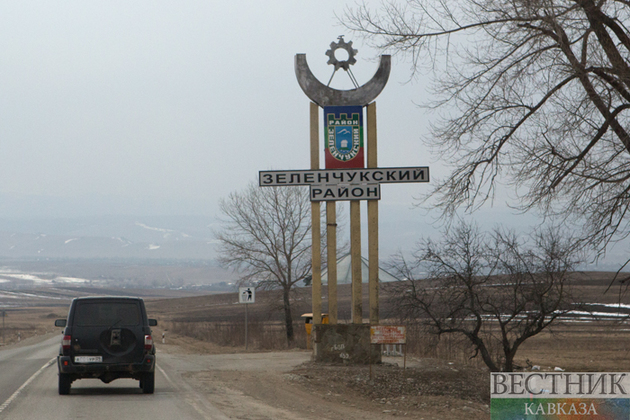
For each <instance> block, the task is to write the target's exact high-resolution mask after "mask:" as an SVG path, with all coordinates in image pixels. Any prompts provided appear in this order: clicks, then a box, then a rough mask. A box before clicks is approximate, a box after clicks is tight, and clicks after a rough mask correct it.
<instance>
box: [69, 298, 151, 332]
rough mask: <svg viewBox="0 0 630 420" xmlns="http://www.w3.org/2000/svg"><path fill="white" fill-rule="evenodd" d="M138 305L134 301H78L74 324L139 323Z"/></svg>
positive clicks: (90, 325)
mask: <svg viewBox="0 0 630 420" xmlns="http://www.w3.org/2000/svg"><path fill="white" fill-rule="evenodd" d="M140 320H141V317H140V307H139V306H138V304H137V303H135V302H79V303H78V305H77V308H76V311H75V313H74V325H76V326H79V327H92V326H108V327H113V326H119V325H140Z"/></svg>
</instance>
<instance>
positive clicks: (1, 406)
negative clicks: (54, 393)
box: [0, 357, 57, 413]
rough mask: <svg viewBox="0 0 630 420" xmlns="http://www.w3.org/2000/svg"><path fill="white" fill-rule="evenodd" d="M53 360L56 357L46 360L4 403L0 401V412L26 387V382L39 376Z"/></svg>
mask: <svg viewBox="0 0 630 420" xmlns="http://www.w3.org/2000/svg"><path fill="white" fill-rule="evenodd" d="M55 360H57V358H56V357H53V358H52V359H50V360H49V361H48V362H46V364H45V365H44V366H42V367H40V368H39V370H38V371H37V372H35V373H34V374H33V375H32V376H31V377H30V378H28V379H27V380H26V382H24V383H23V384H22V386H21V387H19V388H18V389H17V391H15V392H14V393H13V395H11V396H10V397H9V398H8V399H7V400H6V401H5V402H4V403H2V405H0V413H2V412H3V411H4V410H5V409H6V408H7V407H8V406H9V404H11V402H13V400H14V399H16V398H17V396H18V395H20V392H22V391H23V390H24V388H26V387H27V386H28V384H30V383H31V382H33V380H34V379H35V378H37V377H38V376H39V374H40V373H42V372H43V371H44V369H46V368H47V367H48V366H50V365H52V364H53V363H55Z"/></svg>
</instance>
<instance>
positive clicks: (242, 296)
mask: <svg viewBox="0 0 630 420" xmlns="http://www.w3.org/2000/svg"><path fill="white" fill-rule="evenodd" d="M254 302H256V288H254V287H239V288H238V303H244V304H245V350H247V349H248V345H249V339H248V338H249V337H248V336H247V329H248V328H247V324H248V323H249V320H248V318H249V304H250V303H254Z"/></svg>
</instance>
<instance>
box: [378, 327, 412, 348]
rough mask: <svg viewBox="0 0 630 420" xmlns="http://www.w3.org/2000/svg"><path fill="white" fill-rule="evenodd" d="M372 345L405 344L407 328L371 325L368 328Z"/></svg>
mask: <svg viewBox="0 0 630 420" xmlns="http://www.w3.org/2000/svg"><path fill="white" fill-rule="evenodd" d="M370 342H371V343H372V344H406V343H407V327H405V326H401V325H373V326H371V327H370Z"/></svg>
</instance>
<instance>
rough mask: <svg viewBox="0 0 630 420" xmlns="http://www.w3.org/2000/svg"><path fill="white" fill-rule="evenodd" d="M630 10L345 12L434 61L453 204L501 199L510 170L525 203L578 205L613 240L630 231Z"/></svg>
mask: <svg viewBox="0 0 630 420" xmlns="http://www.w3.org/2000/svg"><path fill="white" fill-rule="evenodd" d="M629 18H630V3H628V1H627V0H598V1H595V0H457V1H448V0H406V1H400V2H394V1H391V2H389V3H384V4H383V6H382V8H380V9H379V10H377V11H375V10H371V9H370V8H369V7H368V6H366V5H365V4H364V5H359V6H357V7H356V8H354V9H348V10H346V13H345V16H344V17H343V18H342V19H341V21H342V23H343V24H344V25H345V26H346V27H347V28H350V29H351V30H353V31H355V33H358V34H360V35H363V36H365V37H366V38H367V39H368V41H370V42H372V43H373V45H375V46H376V47H378V48H380V49H382V50H385V51H389V52H392V53H395V54H396V53H398V54H401V55H404V56H407V57H410V58H411V60H412V65H413V67H412V68H413V72H414V73H415V72H419V73H422V72H424V71H428V72H433V75H434V81H435V83H434V85H433V87H434V92H433V94H434V95H433V98H434V99H435V100H434V101H432V102H430V103H427V104H426V106H428V107H429V108H431V109H439V110H441V111H443V113H442V118H441V119H439V120H437V122H436V123H435V124H434V126H433V136H432V137H431V138H430V139H429V140H428V141H427V143H428V144H430V145H431V146H433V147H435V149H436V152H437V153H438V155H439V156H440V157H441V158H444V159H447V160H448V161H449V163H451V164H452V165H453V170H452V172H451V173H450V175H449V176H448V177H447V178H445V179H444V180H442V181H440V182H439V183H437V184H436V187H435V189H434V191H433V194H432V196H433V197H436V198H437V199H438V203H439V206H440V208H441V209H442V211H443V214H444V215H445V216H452V215H453V214H455V212H456V210H457V209H459V208H465V209H466V210H469V211H472V210H474V209H476V208H478V206H480V205H481V204H483V203H484V202H486V201H487V200H492V199H493V197H494V194H495V192H496V186H497V180H499V179H501V181H502V182H506V183H508V184H509V183H511V184H512V185H513V186H514V190H515V192H516V195H517V200H516V204H515V206H517V207H520V208H521V209H523V210H529V209H532V208H536V209H539V210H541V211H542V212H543V214H544V215H546V216H551V217H561V218H567V217H575V219H574V220H577V221H579V222H580V224H582V225H583V226H584V232H583V233H582V239H583V240H584V241H585V242H586V243H587V244H590V245H592V246H595V247H596V249H598V250H599V251H600V252H603V250H604V248H605V246H606V245H607V244H608V243H609V242H610V241H611V240H617V239H621V238H625V237H627V236H628V235H629V234H630V218H629V217H627V215H628V210H630V207H629V206H630V182H629V178H630V155H629V150H630V136H629V133H628V129H629V128H628V127H629V125H630V119H629V117H628V115H629V112H630V65H629V63H628V59H629V57H630V33H629V31H628V28H627V27H626V23H627V22H628V21H629ZM584 221H585V222H586V223H584Z"/></svg>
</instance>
